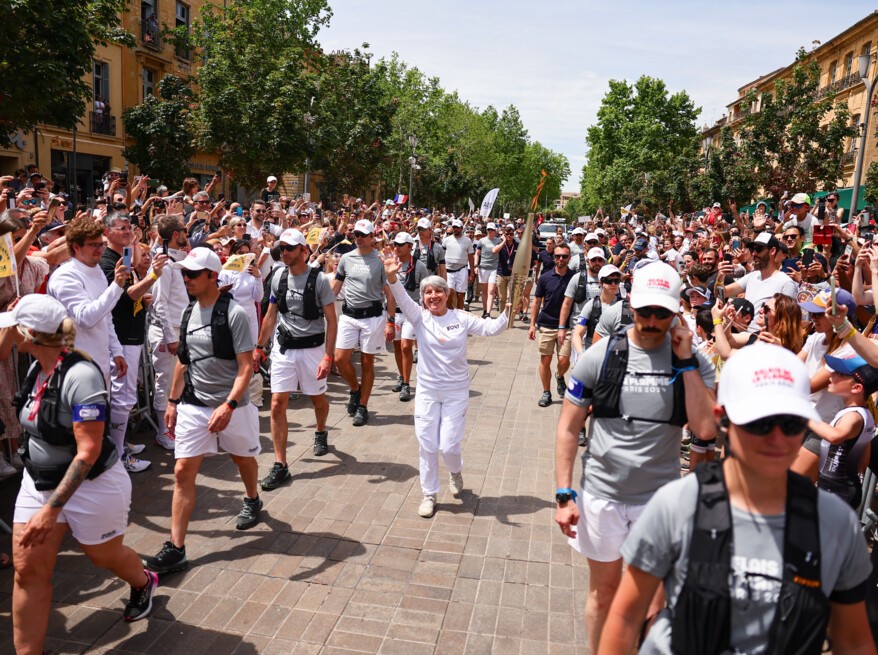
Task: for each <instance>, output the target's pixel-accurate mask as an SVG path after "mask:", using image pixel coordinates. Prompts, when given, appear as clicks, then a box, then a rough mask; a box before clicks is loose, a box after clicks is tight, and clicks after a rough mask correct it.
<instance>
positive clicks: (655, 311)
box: [634, 307, 675, 321]
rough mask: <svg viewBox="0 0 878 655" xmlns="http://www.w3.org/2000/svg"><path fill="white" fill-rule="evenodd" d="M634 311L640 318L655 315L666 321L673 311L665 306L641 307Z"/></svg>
mask: <svg viewBox="0 0 878 655" xmlns="http://www.w3.org/2000/svg"><path fill="white" fill-rule="evenodd" d="M634 312H635V313H636V314H637V315H638V316H640V317H641V318H652V317H653V316H655V317H656V318H657V319H658V320H660V321H666V320H667V319H669V318H671V316H673V315H674V313H675V312H672V311H671V310H670V309H667V308H665V307H641V308H640V309H635V310H634Z"/></svg>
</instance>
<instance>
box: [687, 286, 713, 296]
mask: <svg viewBox="0 0 878 655" xmlns="http://www.w3.org/2000/svg"><path fill="white" fill-rule="evenodd" d="M685 293H686V295H687V296H689V297H690V298H691V297H692V296H696V295H697V296H701V297H702V298H705V299H707V298H710V291H708V290H707V289H706V288H705V287H689V288H688V289H686V291H685Z"/></svg>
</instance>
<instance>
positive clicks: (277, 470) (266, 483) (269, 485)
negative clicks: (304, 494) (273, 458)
mask: <svg viewBox="0 0 878 655" xmlns="http://www.w3.org/2000/svg"><path fill="white" fill-rule="evenodd" d="M292 477H293V476H292V475H290V469H289V467H288V466H287V465H286V464H281V463H280V462H275V463H274V466H272V467H271V470H270V471H269V472H268V475H266V476H265V479H264V480H263V481H262V484H261V486H262V490H263V491H274V490H275V489H277V488H278V487H279V486H281V485H282V484H283V483H284V482H286V481H287V480H290V479H291V478H292Z"/></svg>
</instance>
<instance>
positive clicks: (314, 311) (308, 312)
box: [277, 268, 323, 321]
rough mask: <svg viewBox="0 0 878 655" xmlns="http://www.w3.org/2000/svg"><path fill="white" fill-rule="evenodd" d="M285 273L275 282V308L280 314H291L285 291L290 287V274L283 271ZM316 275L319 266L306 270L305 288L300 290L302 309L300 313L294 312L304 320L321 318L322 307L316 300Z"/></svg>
mask: <svg viewBox="0 0 878 655" xmlns="http://www.w3.org/2000/svg"><path fill="white" fill-rule="evenodd" d="M285 273H286V274H285V275H284V274H282V275H281V278H280V281H279V282H278V284H277V309H278V311H279V312H281V313H282V314H286V313H290V314H292V313H293V312H291V311H290V309H289V306H288V305H287V291H288V290H289V288H290V287H289V284H290V276H289V272H288V271H285ZM318 275H320V269H319V268H311V269H310V270H309V271H308V279H307V280H305V290H304V291H303V292H302V304H303V305H304V309H303V311H302V313H301V314H294V315H295V316H301V317H302V318H304V319H305V320H306V321H316V320H317V319H318V318H323V307H321V306H320V303H318V302H317V276H318Z"/></svg>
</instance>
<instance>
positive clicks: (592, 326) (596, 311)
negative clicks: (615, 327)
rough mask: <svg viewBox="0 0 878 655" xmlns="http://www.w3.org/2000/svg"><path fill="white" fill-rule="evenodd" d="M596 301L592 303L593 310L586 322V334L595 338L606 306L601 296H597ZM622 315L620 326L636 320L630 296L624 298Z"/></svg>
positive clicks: (626, 325) (625, 325) (590, 337)
mask: <svg viewBox="0 0 878 655" xmlns="http://www.w3.org/2000/svg"><path fill="white" fill-rule="evenodd" d="M616 297H617V298H618V295H617V296H616ZM594 300H595V301H596V302H593V303H592V304H591V312H590V313H589V315H588V320H587V321H586V323H585V334H586V336H587V337H588V338H589V339H593V338H594V331H595V330H596V329H597V326H598V323H600V321H601V314H603V311H604V307H603V303H602V302H601V297H600V296H597V297H596V298H595V299H594ZM621 302H622V315H621V322H620V327H628V326H629V325H631V324H632V323H633V322H634V313H633V312H632V311H631V301H630V300H628V298H622V301H621Z"/></svg>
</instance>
